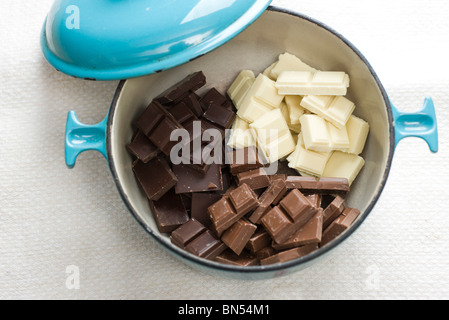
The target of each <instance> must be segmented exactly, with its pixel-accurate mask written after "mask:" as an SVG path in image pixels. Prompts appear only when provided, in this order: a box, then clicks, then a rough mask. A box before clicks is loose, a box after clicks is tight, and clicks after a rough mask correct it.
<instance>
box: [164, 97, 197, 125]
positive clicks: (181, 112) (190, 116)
mask: <svg viewBox="0 0 449 320" xmlns="http://www.w3.org/2000/svg"><path fill="white" fill-rule="evenodd" d="M169 112H170V113H171V115H172V116H173V117H174V118H175V120H176V121H178V122H179V123H180V124H181V125H183V126H184V125H185V124H187V123H189V122H191V121H195V120H198V118H197V116H196V115H195V114H194V113H193V112H192V110H191V109H190V108H189V107H187V105H186V104H185V103H184V102H180V103H178V104H176V105H175V106H173V107H171V108H170V109H169Z"/></svg>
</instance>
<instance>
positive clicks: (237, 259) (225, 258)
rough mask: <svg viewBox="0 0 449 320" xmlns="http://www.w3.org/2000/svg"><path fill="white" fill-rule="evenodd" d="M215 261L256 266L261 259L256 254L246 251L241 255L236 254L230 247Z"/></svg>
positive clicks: (242, 265)
mask: <svg viewBox="0 0 449 320" xmlns="http://www.w3.org/2000/svg"><path fill="white" fill-rule="evenodd" d="M215 261H217V262H221V263H225V264H230V265H233V266H241V267H246V266H256V265H258V264H259V259H258V258H257V257H256V256H255V255H253V254H251V253H248V252H246V251H243V252H242V253H241V254H240V255H236V254H235V253H234V252H233V251H232V250H230V249H226V250H225V251H223V252H222V253H221V254H220V255H218V256H217V257H216V258H215Z"/></svg>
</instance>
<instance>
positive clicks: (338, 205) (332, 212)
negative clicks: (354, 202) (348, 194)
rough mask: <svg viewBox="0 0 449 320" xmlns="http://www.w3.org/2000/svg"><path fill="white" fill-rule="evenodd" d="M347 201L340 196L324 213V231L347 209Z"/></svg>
mask: <svg viewBox="0 0 449 320" xmlns="http://www.w3.org/2000/svg"><path fill="white" fill-rule="evenodd" d="M345 207H346V203H345V199H343V198H342V197H340V196H337V197H335V199H334V200H333V201H332V202H331V203H330V204H329V205H328V206H327V207H326V208H325V209H324V211H323V229H326V228H327V227H328V226H329V225H330V224H331V223H332V221H334V220H335V219H336V218H337V217H338V216H339V215H340V214H341V213H342V212H343V210H344V209H345Z"/></svg>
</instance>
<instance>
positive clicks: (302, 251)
mask: <svg viewBox="0 0 449 320" xmlns="http://www.w3.org/2000/svg"><path fill="white" fill-rule="evenodd" d="M316 249H318V246H317V245H316V244H309V245H307V246H303V247H299V248H293V249H290V250H286V251H281V252H279V253H276V254H274V255H272V256H269V257H268V258H264V259H261V260H260V264H261V265H267V264H274V263H281V262H287V261H291V260H294V259H298V258H301V257H303V256H305V255H307V254H309V253H311V252H313V251H315V250H316Z"/></svg>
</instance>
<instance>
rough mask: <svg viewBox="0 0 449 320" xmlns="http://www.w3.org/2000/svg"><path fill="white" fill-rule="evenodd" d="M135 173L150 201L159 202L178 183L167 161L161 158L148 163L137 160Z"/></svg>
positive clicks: (134, 167) (134, 165)
mask: <svg viewBox="0 0 449 320" xmlns="http://www.w3.org/2000/svg"><path fill="white" fill-rule="evenodd" d="M133 171H134V174H135V176H136V178H137V180H138V181H139V183H140V185H141V187H142V189H143V191H144V192H145V194H146V195H147V197H148V199H150V200H159V199H160V198H161V197H162V196H163V195H164V194H165V193H166V192H167V191H168V190H170V189H171V188H172V187H174V186H175V184H176V183H177V181H178V179H177V178H176V176H175V175H174V173H173V172H172V171H171V169H170V167H169V166H168V164H167V162H166V160H164V159H163V158H161V157H157V158H154V159H153V160H150V161H149V162H147V163H143V162H142V161H140V160H137V161H135V162H134V164H133Z"/></svg>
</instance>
